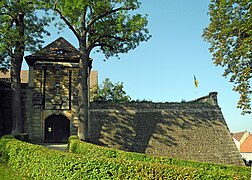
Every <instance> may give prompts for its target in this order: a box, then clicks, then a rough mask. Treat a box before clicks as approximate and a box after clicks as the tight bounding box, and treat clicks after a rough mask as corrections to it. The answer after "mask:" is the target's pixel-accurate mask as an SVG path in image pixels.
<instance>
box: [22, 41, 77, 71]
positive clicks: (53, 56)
mask: <svg viewBox="0 0 252 180" xmlns="http://www.w3.org/2000/svg"><path fill="white" fill-rule="evenodd" d="M25 60H26V62H27V64H28V65H29V66H30V65H34V64H35V62H36V61H53V62H76V63H78V62H79V51H78V50H77V49H76V48H75V47H74V46H73V45H72V44H70V43H69V42H68V41H67V40H65V39H64V38H63V37H60V38H58V39H57V40H55V41H53V42H52V43H50V44H48V45H47V46H45V47H44V48H42V49H41V50H39V51H38V52H36V53H34V54H31V55H29V56H26V57H25Z"/></svg>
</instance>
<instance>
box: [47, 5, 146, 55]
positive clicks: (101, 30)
mask: <svg viewBox="0 0 252 180" xmlns="http://www.w3.org/2000/svg"><path fill="white" fill-rule="evenodd" d="M52 4H54V5H52ZM51 6H54V10H55V12H56V14H59V15H60V17H61V19H62V20H63V21H64V22H65V24H66V25H67V26H68V27H69V28H70V29H71V30H72V31H73V33H74V34H75V36H76V37H77V39H78V40H79V42H80V44H82V45H83V47H84V48H85V51H86V54H87V55H88V56H89V54H90V52H91V51H92V50H93V49H94V48H98V49H97V51H98V52H103V53H104V55H105V57H106V58H108V57H110V56H118V54H119V53H127V52H128V51H129V50H131V49H134V48H136V47H137V46H138V45H139V43H140V42H142V41H147V40H148V39H149V38H150V35H149V31H148V29H147V28H146V26H147V23H148V21H147V17H146V16H143V15H140V14H134V13H133V11H135V10H137V9H138V8H140V3H139V2H138V0H127V1H121V0H106V1H104V0H87V1H84V2H83V1H81V0H74V1H68V0H60V1H53V2H51Z"/></svg>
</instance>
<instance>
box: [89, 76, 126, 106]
mask: <svg viewBox="0 0 252 180" xmlns="http://www.w3.org/2000/svg"><path fill="white" fill-rule="evenodd" d="M91 98H92V99H93V101H98V102H99V101H103V102H105V101H112V102H129V101H130V97H129V96H128V95H127V94H126V92H125V91H124V90H123V83H122V82H117V83H115V84H113V83H112V82H111V81H110V79H109V78H106V79H105V80H104V81H103V83H102V85H100V86H99V87H98V90H97V93H96V94H93V95H92V97H91Z"/></svg>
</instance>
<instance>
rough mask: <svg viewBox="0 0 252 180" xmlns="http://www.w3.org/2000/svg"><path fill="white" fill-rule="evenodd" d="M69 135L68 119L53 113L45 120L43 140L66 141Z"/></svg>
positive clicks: (50, 141)
mask: <svg viewBox="0 0 252 180" xmlns="http://www.w3.org/2000/svg"><path fill="white" fill-rule="evenodd" d="M69 136H70V121H69V119H68V118H66V117H65V116H62V115H53V116H50V117H49V118H47V119H46V120H45V142H49V143H52V142H53V143H55V142H57V143H60V142H67V141H68V138H69Z"/></svg>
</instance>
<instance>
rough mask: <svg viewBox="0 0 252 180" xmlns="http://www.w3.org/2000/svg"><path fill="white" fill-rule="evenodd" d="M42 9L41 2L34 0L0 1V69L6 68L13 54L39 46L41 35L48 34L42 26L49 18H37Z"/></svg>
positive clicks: (41, 41)
mask: <svg viewBox="0 0 252 180" xmlns="http://www.w3.org/2000/svg"><path fill="white" fill-rule="evenodd" d="M42 9H45V8H44V7H43V4H42V2H40V1H36V0H21V1H7V0H3V1H0V12H1V13H0V25H1V26H0V69H8V68H9V66H10V58H11V57H13V56H14V55H15V54H17V53H18V55H22V54H23V52H24V51H25V50H27V51H35V50H36V49H38V48H40V47H41V44H42V43H43V40H42V38H43V35H49V33H48V32H47V31H46V30H45V29H44V27H45V26H47V25H48V24H49V22H50V20H51V19H50V18H49V17H48V16H40V18H39V16H38V13H40V15H41V14H42V11H38V10H42Z"/></svg>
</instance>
